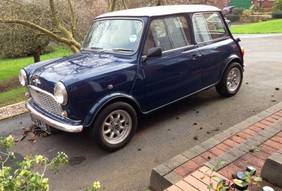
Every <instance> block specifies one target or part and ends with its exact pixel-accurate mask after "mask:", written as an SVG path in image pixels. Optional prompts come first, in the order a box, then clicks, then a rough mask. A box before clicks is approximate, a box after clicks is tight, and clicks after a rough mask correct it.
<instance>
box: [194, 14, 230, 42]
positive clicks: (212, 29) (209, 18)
mask: <svg viewBox="0 0 282 191" xmlns="http://www.w3.org/2000/svg"><path fill="white" fill-rule="evenodd" d="M223 22H224V21H223V20H222V19H221V16H220V15H219V14H218V13H195V14H194V15H193V25H194V34H195V40H196V42H197V43H201V42H207V41H210V40H214V39H218V38H221V37H224V36H226V35H227V32H226V28H225V25H224V24H223Z"/></svg>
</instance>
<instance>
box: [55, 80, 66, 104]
mask: <svg viewBox="0 0 282 191" xmlns="http://www.w3.org/2000/svg"><path fill="white" fill-rule="evenodd" d="M54 96H55V98H56V100H57V102H58V103H59V104H61V105H66V104H67V102H68V93H67V90H66V87H65V85H64V84H63V83H62V82H58V83H57V84H56V85H55V88H54Z"/></svg>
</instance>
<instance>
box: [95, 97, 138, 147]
mask: <svg viewBox="0 0 282 191" xmlns="http://www.w3.org/2000/svg"><path fill="white" fill-rule="evenodd" d="M137 120H138V119H137V114H136V112H135V110H134V108H133V107H132V106H131V105H129V104H128V103H125V102H115V103H112V104H110V105H108V106H107V107H105V108H104V109H103V110H102V111H101V113H99V115H98V117H97V119H96V120H95V123H94V126H93V135H94V138H95V140H96V141H97V142H98V144H99V145H100V146H101V147H102V148H103V149H105V150H107V151H110V152H113V151H116V150H119V149H121V148H123V147H124V146H125V145H127V143H128V142H129V141H130V140H131V139H132V137H133V135H134V134H135V131H136V128H137V123H138V121H137Z"/></svg>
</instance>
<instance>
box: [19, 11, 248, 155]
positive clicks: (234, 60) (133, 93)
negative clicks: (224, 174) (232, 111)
mask: <svg viewBox="0 0 282 191" xmlns="http://www.w3.org/2000/svg"><path fill="white" fill-rule="evenodd" d="M211 18H212V19H211ZM213 20H216V22H214V21H213ZM239 41H240V39H239V38H238V39H234V37H233V36H232V34H231V33H230V31H229V28H228V26H227V24H226V22H224V17H223V15H222V13H221V11H220V9H218V8H216V7H213V6H208V5H171V6H157V7H145V8H136V9H128V10H122V11H117V12H111V13H106V14H103V15H101V16H98V17H97V18H96V19H95V20H94V22H93V24H92V25H91V27H90V29H89V32H88V34H87V35H86V38H85V41H84V43H83V45H82V48H81V51H80V52H79V53H77V54H75V55H72V56H66V57H61V58H54V59H51V60H47V61H42V62H38V63H35V64H31V65H29V66H27V67H25V68H23V69H21V70H20V72H19V81H20V83H21V84H22V85H23V86H26V87H27V90H28V93H27V96H28V97H29V99H28V101H27V102H26V107H27V108H28V110H29V111H30V114H31V119H32V121H33V122H34V123H35V125H36V126H38V127H40V128H42V129H43V130H45V131H46V132H49V133H50V127H52V128H56V129H59V130H62V131H66V132H72V133H77V132H81V131H83V130H86V129H88V130H89V131H87V132H90V134H91V135H92V137H93V140H95V141H97V142H98V144H99V145H100V146H101V147H102V148H104V149H106V150H108V151H116V150H118V149H120V148H122V147H124V146H125V145H126V144H127V143H128V142H129V141H130V140H131V139H132V137H133V135H134V133H135V131H136V128H137V125H138V120H139V119H140V118H139V116H141V115H144V114H148V113H151V112H153V111H155V110H157V109H160V108H162V107H165V106H167V105H169V104H172V103H174V102H176V101H178V100H180V99H183V98H186V97H188V96H190V95H193V94H195V93H198V92H200V91H203V90H206V89H208V88H211V87H214V86H215V87H216V90H217V92H218V93H219V94H220V95H222V96H225V97H230V96H234V95H235V94H236V93H237V92H238V91H239V89H240V86H241V84H242V79H243V70H244V62H243V54H244V50H243V49H242V48H241V47H240V46H239Z"/></svg>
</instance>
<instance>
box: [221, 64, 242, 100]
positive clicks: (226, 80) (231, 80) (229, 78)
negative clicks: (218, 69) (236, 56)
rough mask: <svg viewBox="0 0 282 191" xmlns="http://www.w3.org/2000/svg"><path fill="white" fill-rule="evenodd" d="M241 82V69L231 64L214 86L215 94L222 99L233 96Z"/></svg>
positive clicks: (237, 65) (238, 65)
mask: <svg viewBox="0 0 282 191" xmlns="http://www.w3.org/2000/svg"><path fill="white" fill-rule="evenodd" d="M242 80H243V69H242V66H241V64H239V63H237V62H233V63H231V64H230V65H229V66H228V67H227V68H226V70H225V71H224V74H223V76H222V78H221V80H220V82H219V83H218V84H217V85H216V90H217V92H218V93H219V94H220V95H222V96H224V97H231V96H234V95H235V94H236V93H237V92H238V91H239V89H240V87H241V84H242Z"/></svg>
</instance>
